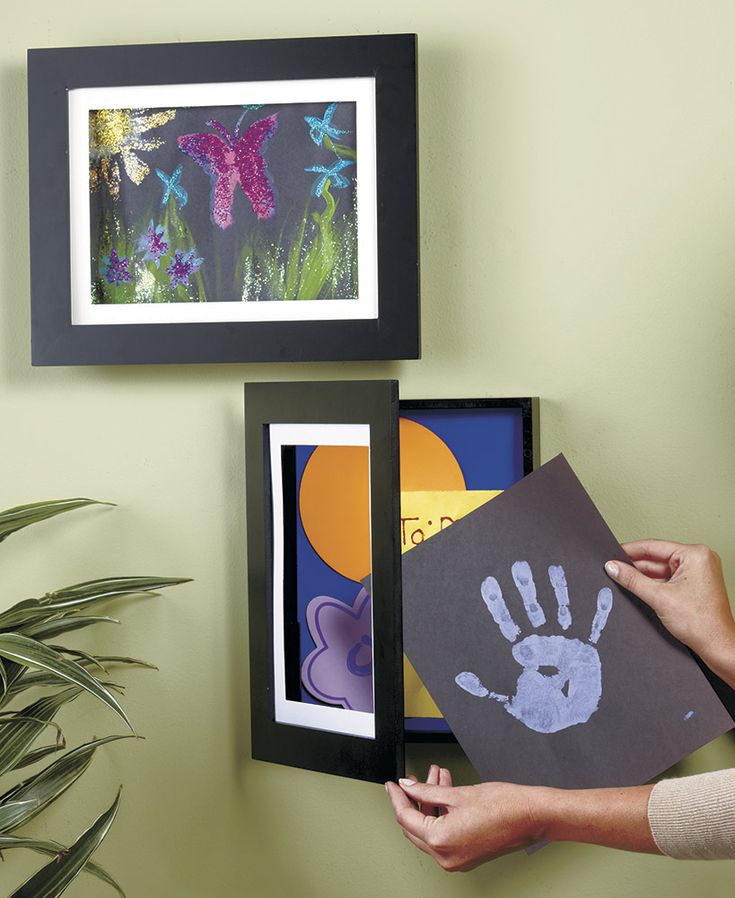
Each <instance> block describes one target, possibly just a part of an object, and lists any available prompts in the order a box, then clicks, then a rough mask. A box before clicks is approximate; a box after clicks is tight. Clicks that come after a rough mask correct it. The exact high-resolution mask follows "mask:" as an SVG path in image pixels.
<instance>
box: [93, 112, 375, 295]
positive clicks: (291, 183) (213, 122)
mask: <svg viewBox="0 0 735 898" xmlns="http://www.w3.org/2000/svg"><path fill="white" fill-rule="evenodd" d="M238 99H242V100H243V101H245V100H249V99H258V97H257V96H254V97H248V96H242V97H240V96H238ZM164 113H165V114H164ZM99 120H100V112H99V110H93V111H92V113H91V118H90V123H89V129H90V130H89V133H90V157H89V158H90V166H92V165H98V164H99V166H101V165H102V162H101V161H100V154H101V152H102V150H101V149H100V147H101V144H100V140H99V139H98V134H99V130H100V129H99ZM102 120H104V121H113V122H119V121H122V122H126V121H138V120H141V121H142V120H145V122H147V123H148V125H149V126H150V127H149V130H151V131H152V132H153V131H154V125H155V137H156V142H155V146H154V145H153V144H151V145H150V147H149V145H148V144H146V146H145V147H144V148H143V149H141V147H138V151H139V152H141V153H143V152H144V151H145V152H146V153H147V154H148V155H147V156H146V158H147V160H148V162H147V165H148V167H149V169H150V171H149V173H148V175H147V176H145V177H143V178H142V180H141V181H140V183H136V182H135V181H133V180H132V179H130V178H125V177H122V178H121V179H120V189H119V192H118V193H114V192H111V191H110V190H99V189H98V190H94V191H90V237H91V241H92V259H91V260H90V261H91V264H90V274H91V294H92V303H93V304H113V303H114V304H133V303H207V302H231V303H243V302H248V303H250V302H261V301H282V300H283V301H290V300H327V299H340V300H344V299H355V298H356V297H357V296H358V267H357V262H358V253H357V233H358V231H357V209H358V205H357V190H358V186H357V182H358V161H357V106H356V103H355V102H352V101H347V100H342V101H340V102H322V101H321V100H320V101H318V102H317V101H314V102H296V103H265V104H264V103H254V102H253V103H250V102H248V103H246V102H242V103H237V104H235V103H233V104H231V105H212V106H180V107H177V108H175V109H173V110H170V111H169V110H166V109H162V110H157V109H146V110H136V109H132V108H131V109H122V110H114V109H113V110H108V114H107V115H106V117H105V116H103V117H102ZM152 123H153V124H152ZM205 123H206V124H205ZM139 143H140V142H139ZM141 146H142V144H141ZM104 149H105V150H106V152H107V153H108V157H105V158H106V159H107V161H106V163H105V164H106V165H107V169H105V170H109V171H113V170H114V166H115V165H117V166H118V168H120V170H121V171H124V165H125V153H127V150H128V147H127V144H126V145H124V146H123V145H120V147H118V145H117V144H114V145H113V144H110V145H109V147H108V146H107V145H105V147H104ZM141 158H142V156H141ZM102 161H104V160H102ZM100 170H102V169H101V168H100ZM205 175H208V176H209V177H206V176H205Z"/></svg>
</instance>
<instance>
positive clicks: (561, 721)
mask: <svg viewBox="0 0 735 898" xmlns="http://www.w3.org/2000/svg"><path fill="white" fill-rule="evenodd" d="M511 573H512V575H513V581H514V583H515V585H516V587H517V589H518V592H519V593H520V596H521V599H522V600H523V605H524V607H525V610H526V616H527V617H528V620H529V622H530V624H531V626H533V627H535V628H537V627H540V626H542V625H543V624H545V623H546V615H545V614H544V610H543V608H542V607H541V606H540V605H539V603H538V600H537V595H536V584H535V583H534V581H533V574H532V573H531V568H530V566H529V564H528V562H527V561H516V562H515V564H513V566H512V568H511ZM548 574H549V581H550V582H551V585H552V587H553V589H554V595H555V596H556V605H557V622H558V624H559V626H560V627H561V629H562V630H568V629H569V627H570V626H571V623H572V615H571V611H570V609H569V589H568V586H567V580H566V575H565V573H564V568H563V567H561V565H551V566H550V567H549V569H548ZM480 594H481V595H482V599H483V601H484V602H485V605H486V606H487V609H488V611H489V612H490V615H491V616H492V619H493V620H494V621H495V623H496V624H497V625H498V628H499V629H500V632H501V633H502V635H503V636H504V637H505V639H507V640H508V642H513V643H514V642H515V641H516V639H517V638H518V637H519V636H520V633H521V629H520V627H519V626H518V625H517V624H516V622H515V621H514V620H513V617H512V616H511V613H510V611H509V610H508V606H507V605H506V603H505V599H504V598H503V593H502V591H501V589H500V584H499V583H498V581H497V580H496V579H495V577H487V578H486V579H485V580H483V582H482V585H481V586H480ZM612 605H613V594H612V590H611V589H610V588H609V587H607V586H604V587H603V588H602V589H601V590H600V591H599V592H598V593H597V612H596V613H595V617H594V620H593V621H592V629H591V631H590V635H589V642H588V643H584V642H581V641H580V640H579V639H569V638H567V637H566V636H539V635H538V634H536V633H532V634H531V635H530V636H526V638H525V639H523V640H522V641H521V642H519V643H518V644H517V645H514V646H513V649H512V653H513V657H514V658H515V660H516V661H517V662H518V663H519V664H520V665H521V667H522V668H523V671H522V672H521V674H520V676H519V677H518V684H517V686H516V693H515V695H514V696H512V697H510V696H507V695H501V694H499V693H497V692H491V691H490V690H489V689H487V688H486V687H485V686H483V684H482V683H481V682H480V679H479V678H478V676H477V675H476V674H474V673H472V672H470V671H463V672H462V673H460V674H457V676H456V677H455V682H456V683H457V685H458V686H460V687H461V688H462V689H464V690H465V691H466V692H469V693H470V694H471V695H476V696H477V697H478V698H492V699H495V701H498V702H500V703H501V704H502V705H503V707H504V708H505V710H506V711H507V712H508V713H509V714H511V715H512V716H513V717H515V718H517V719H518V720H520V722H521V723H523V724H524V725H525V726H527V727H528V728H529V729H531V730H535V731H536V732H537V733H556V732H558V731H559V730H565V729H567V727H570V726H574V725H575V724H577V723H586V722H587V721H588V720H589V719H590V717H592V715H593V714H594V713H595V711H596V710H597V708H598V705H599V702H600V697H601V695H602V668H601V665H600V656H599V654H598V652H597V649H596V648H595V645H596V644H597V640H598V639H599V638H600V636H601V635H602V631H603V630H604V629H605V625H606V624H607V619H608V616H609V615H610V611H611V609H612Z"/></svg>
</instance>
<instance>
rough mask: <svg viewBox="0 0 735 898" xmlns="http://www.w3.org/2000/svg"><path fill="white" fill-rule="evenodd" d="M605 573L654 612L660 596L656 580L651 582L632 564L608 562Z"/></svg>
mask: <svg viewBox="0 0 735 898" xmlns="http://www.w3.org/2000/svg"><path fill="white" fill-rule="evenodd" d="M605 572H606V573H607V575H608V577H610V578H611V579H612V580H614V581H615V582H616V583H619V584H620V586H622V587H623V588H624V589H627V590H629V591H630V592H632V593H633V594H634V595H636V596H638V598H639V599H642V600H643V601H644V602H645V603H646V605H650V606H651V608H653V610H654V611H655V610H656V608H657V605H658V604H659V598H660V595H661V584H660V583H658V582H657V581H656V580H652V579H651V578H650V577H647V576H646V575H645V574H642V573H641V572H640V571H639V570H637V569H636V568H635V567H633V565H632V564H626V563H625V562H624V561H608V562H607V563H606V564H605Z"/></svg>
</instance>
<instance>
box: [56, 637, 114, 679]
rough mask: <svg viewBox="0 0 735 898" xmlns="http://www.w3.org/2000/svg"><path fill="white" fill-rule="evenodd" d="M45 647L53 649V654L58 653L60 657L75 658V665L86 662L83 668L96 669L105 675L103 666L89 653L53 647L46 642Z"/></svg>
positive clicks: (64, 647)
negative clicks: (68, 656)
mask: <svg viewBox="0 0 735 898" xmlns="http://www.w3.org/2000/svg"><path fill="white" fill-rule="evenodd" d="M46 645H47V646H48V647H49V648H50V649H53V650H54V651H55V652H58V653H59V654H60V655H71V656H72V658H76V660H77V663H79V662H81V661H84V662H86V663H85V664H84V665H83V666H84V667H97V668H99V670H101V671H102V673H107V671H106V670H105V668H104V665H103V664H101V663H100V662H99V661H98V660H97V659H96V658H95V657H94V655H90V654H89V652H83V651H82V650H81V649H68V648H66V646H63V645H54V644H53V643H50V642H47V643H46Z"/></svg>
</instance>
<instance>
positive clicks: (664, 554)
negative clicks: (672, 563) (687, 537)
mask: <svg viewBox="0 0 735 898" xmlns="http://www.w3.org/2000/svg"><path fill="white" fill-rule="evenodd" d="M622 547H623V550H624V551H625V553H626V555H627V556H628V557H629V558H631V559H632V560H633V561H640V560H642V559H644V558H646V559H649V560H650V561H668V560H669V558H671V556H672V555H673V554H674V552H677V551H678V550H679V549H681V548H682V543H674V542H671V541H670V540H666V539H638V540H633V542H629V543H623V544H622Z"/></svg>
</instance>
